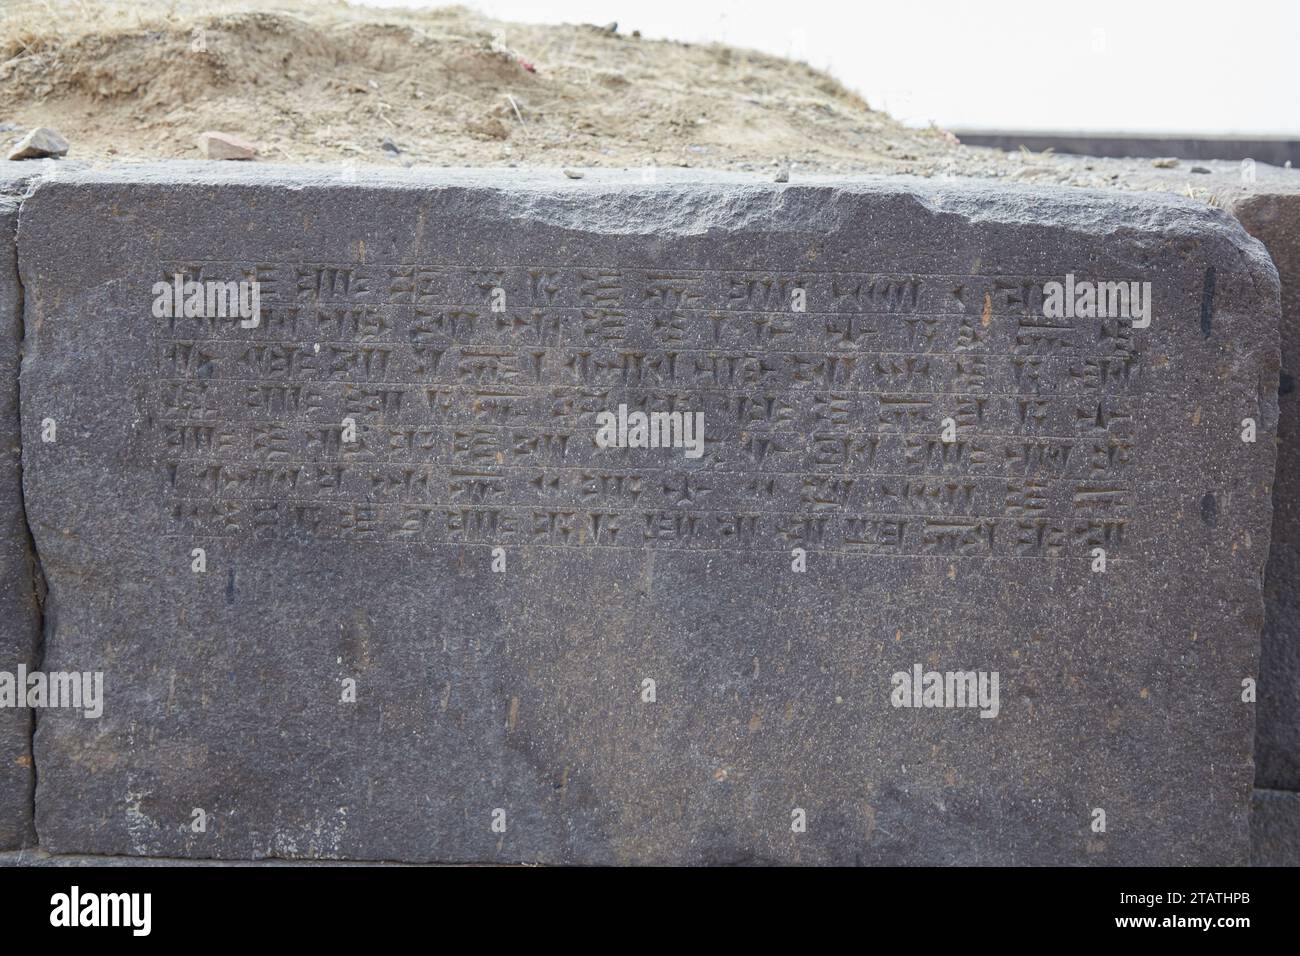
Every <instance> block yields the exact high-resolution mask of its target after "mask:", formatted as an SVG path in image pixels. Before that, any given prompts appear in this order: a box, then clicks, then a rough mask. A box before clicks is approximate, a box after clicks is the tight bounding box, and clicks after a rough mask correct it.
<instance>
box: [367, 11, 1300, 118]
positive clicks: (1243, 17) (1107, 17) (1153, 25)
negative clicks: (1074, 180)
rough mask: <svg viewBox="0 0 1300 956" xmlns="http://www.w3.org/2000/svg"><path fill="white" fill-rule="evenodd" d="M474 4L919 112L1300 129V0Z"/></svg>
mask: <svg viewBox="0 0 1300 956" xmlns="http://www.w3.org/2000/svg"><path fill="white" fill-rule="evenodd" d="M352 2H354V3H365V4H368V5H371V6H415V7H427V6H439V5H441V4H440V3H438V2H436V0H352ZM461 2H462V3H463V4H464V5H465V6H469V7H471V8H473V9H476V10H479V11H481V12H482V13H485V14H488V15H490V16H494V17H499V18H501V19H505V20H521V21H526V22H536V23H562V22H570V23H600V24H603V23H608V22H610V21H611V20H616V21H618V24H619V31H620V32H625V33H630V32H631V31H632V30H634V29H639V30H640V31H641V33H642V34H643V35H645V36H647V37H655V38H670V39H675V40H686V41H711V40H712V41H718V42H722V43H729V44H732V45H735V46H744V47H752V48H755V49H759V50H765V51H767V52H769V53H777V54H783V55H794V56H796V57H798V58H800V59H804V60H806V61H807V62H809V63H810V64H812V65H813V66H816V67H821V68H824V69H828V70H830V71H831V72H832V73H834V74H835V75H836V76H837V77H838V78H839V79H840V80H841V81H842V82H844V83H845V84H846V85H847V86H850V87H852V88H853V89H855V90H857V91H858V92H859V93H861V94H862V95H863V96H865V97H866V99H867V102H869V103H870V104H871V105H872V106H875V107H878V108H883V109H886V110H888V111H889V112H890V113H892V114H893V115H894V116H895V117H897V118H899V119H901V120H903V121H904V122H907V123H911V124H914V125H924V124H926V123H928V122H930V121H934V122H936V123H938V124H939V125H941V126H945V127H965V128H995V127H996V128H1003V129H1062V130H1076V129H1077V130H1095V131H1112V130H1113V131H1131V132H1190V133H1247V134H1250V133H1265V134H1274V135H1292V136H1296V135H1300V75H1298V73H1297V70H1298V69H1300V0H1247V2H1235V3H1234V2H1223V0H1219V2H1207V0H1181V2H1177V0H1076V2H1071V3H1068V4H1066V3H1059V2H1055V0H1039V2H1033V0H969V2H963V0H889V2H879V0H789V2H771V0H750V2H741V0H649V2H647V0H637V2H630V0H461Z"/></svg>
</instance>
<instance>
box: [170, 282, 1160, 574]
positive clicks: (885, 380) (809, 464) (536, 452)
mask: <svg viewBox="0 0 1300 956" xmlns="http://www.w3.org/2000/svg"><path fill="white" fill-rule="evenodd" d="M160 272H161V274H162V275H164V276H170V275H173V274H177V273H180V274H182V275H184V276H186V277H187V278H194V279H198V280H204V279H218V278H219V279H222V280H230V279H255V280H256V281H258V282H259V284H260V286H261V300H262V302H263V312H262V321H261V322H260V323H259V324H258V325H257V326H256V327H255V328H253V329H245V328H242V327H241V326H240V325H239V324H238V323H237V322H235V321H232V320H228V319H214V318H205V317H202V316H190V317H184V316H180V317H174V318H166V319H161V320H155V321H156V329H157V335H156V337H155V359H156V367H157V378H156V380H155V383H154V390H153V394H152V397H151V401H152V404H153V411H154V414H155V430H156V451H157V460H158V463H159V476H160V484H161V488H162V492H163V497H164V502H165V507H166V509H167V513H168V516H169V519H170V521H171V526H172V530H173V533H175V534H178V535H185V536H192V537H206V536H215V537H232V538H245V537H250V538H276V539H284V540H290V541H301V542H310V541H312V540H334V539H344V540H350V541H372V542H379V543H392V544H402V543H405V544H410V545H444V544H446V545H464V544H492V545H524V546H547V547H613V548H653V549H688V550H690V549H718V550H726V549H731V550H748V551H762V550H786V549H790V548H794V547H805V548H808V547H812V548H819V549H824V550H829V551H837V552H843V553H846V554H860V555H869V556H891V555H897V556H902V555H920V556H932V555H935V556H937V555H947V556H952V557H963V558H1059V557H1078V558H1083V557H1086V556H1088V555H1089V553H1090V552H1091V551H1092V549H1094V548H1097V547H1101V548H1105V549H1107V551H1108V552H1115V551H1119V552H1121V553H1122V548H1123V543H1124V538H1125V534H1126V529H1127V527H1128V522H1129V520H1130V507H1131V505H1132V503H1133V502H1132V498H1133V484H1132V482H1133V475H1132V472H1133V468H1134V464H1135V454H1134V453H1135V449H1134V436H1135V409H1136V408H1139V407H1140V396H1141V393H1142V386H1143V356H1142V353H1141V350H1140V348H1139V336H1140V334H1141V333H1140V332H1135V331H1134V330H1133V329H1132V328H1131V325H1130V323H1129V322H1127V321H1121V320H1108V319H1092V320H1085V319H1071V320H1061V319H1048V318H1045V317H1044V316H1043V313H1042V308H1041V306H1042V292H1041V289H1042V282H1043V280H1042V279H1041V278H1040V277H1034V276H950V275H930V274H925V275H920V274H908V273H894V272H880V273H872V272H869V271H863V272H857V273H849V272H837V273H827V272H804V271H789V270H738V271H730V272H729V271H719V270H714V271H707V270H697V269H668V268H664V269H658V268H656V269H650V268H611V267H554V268H553V267H544V266H536V267H511V268H467V267H460V266H443V265H436V266H435V265H429V266H424V265H417V264H375V263H367V264H340V263H328V264H327V263H298V264H283V263H248V262H244V263H241V262H200V263H165V264H163V266H162V268H161V270H160ZM796 292H797V295H796V294H795V293H796ZM795 302H798V303H799V307H798V308H796V307H795V305H794V303H795ZM619 404H624V405H627V406H628V408H629V409H630V410H633V411H643V412H647V413H650V412H656V411H664V412H679V411H680V412H696V411H698V412H703V413H704V419H705V435H706V440H705V449H706V450H705V456H704V458H703V459H701V460H699V461H698V462H693V463H691V465H690V467H686V466H685V465H684V464H683V462H682V461H681V459H680V458H673V457H671V456H670V455H669V454H668V453H667V452H666V451H665V450H663V449H607V448H601V447H599V446H598V445H597V444H596V441H595V434H596V421H595V417H596V415H597V414H598V413H599V412H601V411H606V410H609V409H613V408H615V407H617V406H618V405H619ZM347 422H350V423H352V425H353V427H352V428H351V429H349V428H348V425H347V424H345V423H347Z"/></svg>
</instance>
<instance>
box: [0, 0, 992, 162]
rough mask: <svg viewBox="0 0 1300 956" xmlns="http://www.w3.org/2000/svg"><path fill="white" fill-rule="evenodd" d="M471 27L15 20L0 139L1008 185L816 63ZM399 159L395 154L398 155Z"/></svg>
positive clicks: (43, 6) (337, 20) (106, 7)
mask: <svg viewBox="0 0 1300 956" xmlns="http://www.w3.org/2000/svg"><path fill="white" fill-rule="evenodd" d="M634 26H635V25H634V24H625V25H623V26H622V27H621V28H620V29H619V30H618V31H616V32H611V31H609V30H608V29H606V28H604V27H600V26H593V25H565V26H531V25H522V24H512V23H502V22H498V21H493V20H488V19H484V18H482V17H479V16H477V15H475V14H473V13H470V12H468V11H466V10H464V9H462V8H454V7H453V8H442V9H436V10H430V11H418V12H414V11H402V10H381V9H374V8H357V7H349V6H347V5H346V4H345V3H342V2H339V0H334V2H318V3H304V2H301V0H280V2H275V0H194V2H185V0H177V2H171V3H164V2H157V0H155V2H152V3H125V2H114V0H8V2H6V3H5V4H3V5H0V122H7V123H9V124H12V125H13V127H16V128H11V129H9V130H7V131H5V132H4V133H3V134H0V136H3V138H4V140H5V142H6V143H7V142H10V141H12V140H15V139H17V137H18V136H19V135H20V134H21V133H22V132H24V131H25V130H26V129H27V128H29V127H32V126H35V125H46V126H52V127H54V128H55V129H57V130H58V131H59V132H60V133H62V134H63V135H64V136H65V137H66V138H68V139H69V140H70V141H71V143H72V150H71V152H70V153H69V158H70V159H81V160H89V161H95V160H101V159H146V158H154V159H156V158H166V157H172V158H198V157H199V151H198V149H197V147H196V146H195V138H196V137H197V136H198V134H199V133H201V132H203V131H205V130H209V129H215V130H222V131H226V132H231V133H235V134H237V135H239V136H242V137H243V138H245V139H248V140H251V141H253V142H255V143H256V144H257V145H258V147H259V150H260V153H259V156H260V158H262V159H264V160H267V161H277V162H342V161H347V160H354V161H356V162H359V163H375V164H403V163H405V164H413V163H419V164H447V165H488V166H499V165H509V164H519V165H548V166H570V165H574V166H585V165H591V166H617V167H632V166H636V167H639V166H645V165H650V164H655V165H663V166H667V165H673V166H704V167H710V168H720V169H742V170H755V171H764V170H766V169H768V168H776V167H780V166H784V165H789V164H794V168H795V170H796V172H797V171H798V170H801V169H802V170H807V171H816V172H838V171H857V170H871V171H878V172H912V173H920V174H924V175H933V174H936V173H943V172H954V173H957V172H960V173H967V174H969V173H980V172H985V173H988V174H998V173H1000V172H1006V171H1007V169H1006V164H1005V163H1004V162H1002V160H1001V158H1000V156H999V155H998V154H994V153H991V152H985V151H966V150H963V149H961V148H960V147H959V146H958V145H957V144H956V142H955V141H954V139H953V138H952V137H951V135H949V134H946V133H944V132H942V131H940V130H937V129H929V130H916V129H909V128H906V127H904V126H902V125H901V124H899V123H897V122H895V121H894V120H892V119H891V118H890V117H889V116H887V115H886V114H884V113H881V112H877V111H875V110H872V109H871V108H870V107H869V106H868V105H867V103H865V102H864V101H863V100H862V99H861V98H860V97H858V96H857V95H855V94H854V93H852V92H850V91H848V90H846V89H845V88H844V87H843V86H841V85H840V84H839V82H838V81H836V80H835V79H834V78H832V77H831V76H829V75H827V74H825V73H822V72H819V71H817V70H814V69H812V68H810V67H808V66H806V65H804V64H801V63H795V62H792V61H789V60H784V59H780V58H777V57H772V56H767V55H765V54H761V53H755V52H752V51H747V50H738V49H733V48H730V47H725V46H718V45H706V46H701V45H688V44H683V43H675V42H662V41H650V40H644V39H641V38H640V37H637V36H634V35H632V33H631V30H632V29H633V27H634ZM385 141H387V142H388V143H390V144H391V146H390V147H389V148H385V147H384V145H383V144H384V142H385Z"/></svg>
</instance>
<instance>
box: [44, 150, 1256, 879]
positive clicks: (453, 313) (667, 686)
mask: <svg viewBox="0 0 1300 956" xmlns="http://www.w3.org/2000/svg"><path fill="white" fill-rule="evenodd" d="M346 177H347V172H346V171H342V172H340V173H334V172H332V171H321V170H316V171H303V170H292V169H277V168H274V167H258V168H257V169H253V170H247V169H245V170H231V169H229V168H225V167H216V168H214V167H210V166H205V165H203V164H192V165H190V164H173V165H171V166H169V167H168V168H167V169H160V168H159V169H150V168H122V169H118V170H110V171H101V172H84V173H75V174H72V175H70V176H67V177H60V179H58V180H57V181H53V182H47V183H43V184H42V185H40V186H39V187H38V188H37V189H36V191H35V193H34V195H33V196H32V197H31V198H30V199H29V200H28V201H27V202H26V203H25V204H24V207H23V211H22V222H21V228H20V259H21V269H22V275H23V279H24V285H25V290H26V296H27V298H26V302H27V311H26V319H27V328H28V336H29V342H28V350H27V353H26V356H25V359H24V366H23V373H22V384H23V388H22V397H23V408H22V412H23V423H24V434H25V439H26V440H25V442H24V455H25V459H24V460H25V471H24V477H25V488H26V500H27V506H28V513H29V522H30V524H31V527H32V530H33V534H34V535H35V539H36V544H37V548H38V551H39V553H40V556H41V559H42V562H43V567H44V571H45V575H46V578H47V581H48V586H49V597H48V601H47V605H46V609H47V625H46V629H47V639H46V649H45V661H46V667H47V668H51V669H53V668H58V669H67V670H103V671H104V672H105V675H106V678H105V679H106V687H107V704H106V709H105V713H104V716H103V717H102V718H101V719H100V720H98V721H95V720H86V719H84V718H82V717H81V716H79V715H75V714H71V713H67V712H55V711H51V712H47V713H45V714H42V716H41V719H40V722H39V726H38V730H37V735H36V760H37V766H38V768H39V782H38V794H37V801H36V806H37V826H38V830H39V832H40V835H41V841H42V845H43V847H44V848H45V849H47V850H50V851H52V852H55V853H67V854H86V853H94V854H124V853H125V854H141V855H157V856H195V857H224V858H239V857H262V856H280V857H326V858H330V857H339V858H362V859H394V860H417V861H423V860H438V861H502V862H504V861H545V862H746V861H789V862H798V863H828V862H862V863H1063V862H1089V863H1133V864H1138V863H1202V864H1221V863H1227V864H1241V863H1245V862H1246V861H1247V858H1248V846H1249V843H1248V828H1247V812H1248V807H1249V801H1250V788H1251V780H1252V776H1253V764H1252V760H1251V735H1252V733H1253V719H1254V711H1253V708H1251V707H1250V706H1248V705H1244V704H1243V703H1242V702H1241V699H1240V693H1241V681H1242V679H1243V678H1244V677H1247V676H1251V675H1253V674H1255V673H1256V666H1257V650H1258V633H1259V628H1260V625H1261V619H1262V614H1263V608H1262V599H1261V593H1260V578H1261V572H1262V568H1263V565H1264V560H1265V555H1266V550H1267V546H1268V533H1269V493H1270V485H1271V476H1272V470H1273V455H1274V443H1273V441H1272V440H1271V438H1272V435H1273V434H1274V430H1275V426H1276V393H1277V365H1278V358H1277V337H1276V336H1277V332H1276V329H1277V321H1278V287H1277V277H1276V273H1275V272H1274V270H1273V268H1272V266H1271V264H1270V263H1269V262H1268V260H1267V258H1266V256H1265V255H1264V253H1263V251H1262V248H1261V247H1260V246H1259V244H1258V243H1256V242H1255V241H1254V240H1252V239H1250V238H1249V237H1247V236H1246V234H1245V233H1244V232H1243V231H1242V230H1241V228H1240V226H1239V225H1238V224H1237V223H1236V222H1235V221H1233V220H1232V219H1231V218H1230V217H1228V216H1226V215H1225V214H1223V213H1222V212H1219V211H1216V210H1212V209H1208V208H1206V207H1205V206H1204V205H1203V204H1198V203H1192V202H1188V201H1182V200H1178V199H1171V198H1162V197H1153V196H1129V195H1122V194H1106V195H1102V194H1094V193H1085V192H1082V191H1080V192H1063V191H1047V190H1032V189H1014V188H1006V187H991V186H983V185H979V184H970V183H967V184H948V183H937V184H936V183H925V182H906V181H897V180H894V181H885V180H876V181H863V182H857V183H839V184H834V183H829V182H822V183H809V184H806V185H800V184H793V185H789V186H782V185H774V184H757V183H745V182H743V181H741V180H740V179H739V178H736V177H726V178H724V177H717V178H715V179H712V180H708V181H705V180H701V181H697V182H685V181H679V180H674V181H669V182H659V183H651V184H642V183H639V182H637V181H636V178H635V177H627V178H621V177H618V176H610V175H606V174H589V175H588V177H587V178H585V179H583V180H581V181H574V180H569V179H566V178H565V177H563V176H562V174H560V173H559V172H558V171H557V172H554V173H549V174H548V173H530V174H524V173H516V172H513V171H512V172H511V173H510V174H508V175H503V174H487V173H479V174H469V173H457V172H440V173H425V174H421V173H408V174H405V175H392V176H386V175H382V174H371V173H369V172H367V173H364V174H362V176H361V181H360V182H352V183H350V182H347V181H346ZM177 269H184V270H185V271H186V272H187V274H191V275H196V276H200V277H203V278H212V279H222V280H226V279H237V278H239V277H240V275H241V273H242V271H243V270H245V269H256V270H257V272H258V274H259V275H260V277H261V279H262V282H263V304H264V307H265V309H266V311H265V313H264V321H263V324H262V326H261V327H260V328H259V329H256V330H251V331H250V330H244V329H240V328H239V327H238V325H237V323H236V322H213V321H200V320H184V321H178V322H175V323H172V322H169V321H167V320H159V319H154V318H152V317H151V315H150V304H151V301H152V293H151V289H152V286H153V284H154V283H156V282H158V281H160V280H162V279H164V278H166V277H167V276H168V275H169V274H170V273H172V272H174V271H175V270H177ZM1067 273H1072V274H1074V275H1076V276H1078V277H1079V278H1080V280H1081V281H1082V280H1083V279H1088V280H1098V279H1101V280H1134V281H1150V282H1151V283H1152V285H1153V300H1154V304H1155V314H1154V319H1153V322H1152V324H1151V327H1150V328H1149V329H1145V330H1130V329H1128V327H1127V325H1128V324H1127V323H1126V322H1123V321H1118V322H1117V321H1113V320H1107V321H1101V320H1096V319H1090V320H1086V321H1084V320H1076V321H1074V322H1068V323H1064V324H1063V325H1060V327H1057V328H1045V327H1044V326H1045V321H1044V319H1043V315H1042V312H1041V308H1040V303H1039V295H1040V291H1038V290H1041V285H1042V282H1044V281H1046V280H1048V279H1057V280H1060V279H1062V278H1063V277H1064V276H1065V275H1066V274H1067ZM494 287H496V288H502V289H504V290H505V293H506V302H505V305H506V311H505V312H503V313H493V312H492V311H491V309H490V305H489V303H490V302H491V290H492V289H493V288H494ZM792 287H799V288H803V289H804V290H805V291H806V295H807V302H808V305H807V313H806V314H792V313H791V311H790V309H789V305H788V302H789V301H790V300H789V291H790V289H791V288H792ZM316 346H320V349H319V350H317V349H316ZM620 403H626V404H629V405H630V406H632V407H633V408H634V409H635V408H638V407H643V408H652V409H653V408H659V409H663V408H669V407H674V405H673V404H672V403H676V404H675V407H677V408H681V407H686V408H689V409H697V408H698V409H703V410H704V412H705V415H706V434H707V445H706V449H705V452H704V455H703V457H702V458H700V459H694V460H693V459H688V458H685V457H684V456H682V455H681V454H680V452H674V451H670V450H632V451H629V450H625V449H601V448H598V447H597V446H596V444H595V442H594V440H593V439H594V435H595V431H596V429H595V424H594V414H595V412H596V411H598V410H602V409H613V408H616V407H617V406H618V405H619V404H620ZM45 417H55V418H57V420H58V421H59V422H60V425H59V435H60V438H59V440H58V442H56V443H54V444H42V443H40V442H39V439H38V437H37V432H38V428H39V423H40V421H41V420H42V419H43V418H45ZM344 417H352V418H354V419H355V420H356V422H357V424H358V427H359V437H360V440H359V442H358V443H356V444H355V446H352V447H349V446H345V445H344V444H341V443H340V441H339V439H338V435H339V425H340V422H341V420H342V418H344ZM1245 417H1252V418H1255V419H1256V420H1257V422H1258V427H1259V432H1260V435H1261V436H1263V440H1261V441H1259V442H1257V443H1255V444H1253V445H1247V444H1244V443H1243V442H1242V441H1241V440H1240V438H1239V430H1240V429H1239V425H1240V421H1241V419H1243V418H1245ZM944 418H952V419H953V420H954V421H955V423H956V425H957V430H958V434H957V441H956V442H954V443H952V444H945V443H943V442H941V441H940V440H939V433H940V430H941V427H942V420H943V419H944ZM1067 449H1068V451H1067ZM340 469H342V470H341V471H340ZM1099 544H1104V545H1105V547H1106V548H1107V550H1108V557H1109V562H1110V563H1109V567H1108V570H1107V571H1106V572H1105V573H1104V574H1098V573H1093V572H1092V571H1091V570H1090V567H1089V565H1090V562H1091V549H1092V548H1093V547H1094V546H1097V545H1099ZM195 547H203V548H205V549H206V560H207V570H206V572H205V573H202V574H197V573H193V572H192V571H191V552H192V549H193V548H195ZM493 547H502V548H504V549H505V557H506V562H507V563H506V569H505V571H504V572H502V573H493V572H492V571H491V562H492V553H491V548H493ZM796 547H802V548H805V549H806V550H807V560H808V570H807V571H806V573H802V574H797V573H793V572H792V571H791V549H793V548H796ZM914 664H920V665H922V666H923V667H924V668H925V669H931V668H932V669H934V670H938V671H949V670H961V671H967V670H976V671H996V672H998V673H999V675H1000V681H1001V684H1000V708H1001V709H1000V713H999V714H998V716H997V717H996V718H993V719H981V718H980V716H979V714H978V713H977V712H976V711H974V710H971V709H956V710H946V709H903V708H895V707H893V706H891V703H890V696H891V689H892V688H891V675H892V674H894V673H895V672H909V671H910V670H911V669H912V667H913V665H914ZM646 678H651V679H653V680H655V681H656V690H657V700H656V701H655V702H654V703H644V702H643V701H642V699H641V696H640V688H641V685H642V681H643V680H644V679H646ZM344 679H355V680H356V681H357V687H358V700H357V702H356V703H355V704H353V703H341V702H340V686H341V682H342V681H343V680H344ZM194 808H202V809H204V810H205V811H206V813H207V814H208V821H209V822H208V827H207V830H206V832H203V833H195V832H193V830H192V829H191V826H190V823H191V819H192V812H193V810H194ZM498 808H500V809H504V810H505V811H506V820H507V828H506V832H505V833H497V832H494V831H493V830H492V828H491V821H492V815H493V811H494V810H496V809H498ZM795 808H802V809H804V810H806V813H807V820H808V828H807V832H803V833H794V832H792V831H791V813H792V810H793V809H795ZM1095 808H1101V809H1103V810H1104V811H1105V814H1106V832H1105V833H1094V832H1092V831H1091V829H1090V826H1089V824H1090V823H1091V822H1092V820H1093V819H1094V815H1093V811H1094V809H1095Z"/></svg>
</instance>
